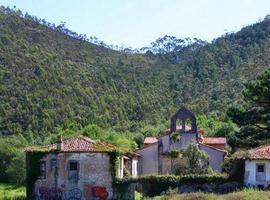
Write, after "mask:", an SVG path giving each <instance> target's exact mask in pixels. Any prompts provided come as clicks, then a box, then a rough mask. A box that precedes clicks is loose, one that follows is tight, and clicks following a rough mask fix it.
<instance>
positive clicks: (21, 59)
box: [0, 8, 270, 137]
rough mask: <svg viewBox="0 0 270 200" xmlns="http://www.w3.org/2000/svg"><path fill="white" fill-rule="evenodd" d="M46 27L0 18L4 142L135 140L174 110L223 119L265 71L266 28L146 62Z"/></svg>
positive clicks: (167, 49) (158, 50)
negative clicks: (62, 130) (84, 131)
mask: <svg viewBox="0 0 270 200" xmlns="http://www.w3.org/2000/svg"><path fill="white" fill-rule="evenodd" d="M44 24H45V25H44ZM48 24H49V23H47V22H44V21H43V20H39V19H37V18H35V17H31V16H29V15H25V16H22V14H21V13H20V12H18V11H17V12H14V11H11V10H10V9H6V8H1V11H0V33H1V35H0V83H1V84H0V94H1V96H0V132H1V134H2V135H9V134H22V135H25V136H29V135H31V137H33V135H34V136H35V135H39V136H41V137H43V136H45V135H47V134H49V133H51V132H53V131H54V128H55V127H57V126H59V125H63V124H64V125H65V124H70V123H74V124H77V125H79V126H82V127H83V126H86V125H88V124H97V125H99V126H101V127H103V128H111V127H113V128H114V129H115V130H117V131H124V130H130V131H133V130H136V129H138V128H139V127H142V126H144V124H152V125H154V126H155V125H157V124H159V123H163V124H164V120H165V121H166V120H167V119H168V117H169V116H170V115H171V114H172V113H173V112H174V111H175V110H176V109H177V108H179V107H180V106H181V105H188V106H189V107H190V108H191V109H192V110H193V111H194V112H195V113H197V114H211V113H212V114H213V113H216V114H217V115H222V112H224V111H225V109H226V108H227V106H228V105H229V104H231V103H233V102H236V101H241V98H242V96H241V91H242V89H243V82H245V81H248V80H251V79H254V78H255V77H256V76H257V74H258V73H260V72H261V71H262V70H263V69H264V68H267V66H268V65H269V61H270V57H269V55H270V20H267V19H265V20H264V21H262V22H260V23H257V24H254V25H251V26H247V27H245V28H243V29H242V30H241V31H239V32H237V33H231V34H227V35H225V36H222V37H220V38H218V39H216V40H214V41H213V42H212V43H206V42H202V41H200V40H178V39H176V38H174V37H169V36H166V37H164V38H161V39H159V40H157V41H156V42H155V43H152V46H151V47H150V48H145V49H146V50H148V51H147V52H146V53H134V52H131V53H130V52H126V51H115V50H112V49H110V48H107V47H104V46H101V45H95V44H92V43H90V42H87V41H85V40H84V38H83V37H80V36H78V35H77V37H73V36H72V35H71V36H70V34H68V33H67V31H66V29H65V28H64V27H63V26H57V27H55V26H54V27H53V26H51V27H50V24H49V25H48ZM69 33H70V32H69ZM75 35H76V34H75ZM162 120H163V121H162Z"/></svg>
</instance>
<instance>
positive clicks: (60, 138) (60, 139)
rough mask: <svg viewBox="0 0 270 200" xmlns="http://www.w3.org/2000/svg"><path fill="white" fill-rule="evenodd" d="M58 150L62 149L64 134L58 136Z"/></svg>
mask: <svg viewBox="0 0 270 200" xmlns="http://www.w3.org/2000/svg"><path fill="white" fill-rule="evenodd" d="M56 150H57V151H61V150H62V135H60V136H58V138H57V142H56Z"/></svg>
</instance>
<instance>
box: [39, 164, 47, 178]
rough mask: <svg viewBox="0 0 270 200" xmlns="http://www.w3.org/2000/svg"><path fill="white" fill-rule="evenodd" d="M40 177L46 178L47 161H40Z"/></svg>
mask: <svg viewBox="0 0 270 200" xmlns="http://www.w3.org/2000/svg"><path fill="white" fill-rule="evenodd" d="M39 171H40V176H39V178H40V179H46V161H41V162H40V163H39Z"/></svg>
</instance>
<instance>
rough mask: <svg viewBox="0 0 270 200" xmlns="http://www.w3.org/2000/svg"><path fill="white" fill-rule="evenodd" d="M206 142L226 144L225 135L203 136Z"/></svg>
mask: <svg viewBox="0 0 270 200" xmlns="http://www.w3.org/2000/svg"><path fill="white" fill-rule="evenodd" d="M203 143H204V144H209V145H210V144H226V138H225V137H205V138H203Z"/></svg>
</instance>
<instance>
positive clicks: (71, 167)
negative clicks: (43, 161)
mask: <svg viewBox="0 0 270 200" xmlns="http://www.w3.org/2000/svg"><path fill="white" fill-rule="evenodd" d="M69 170H70V171H77V170H78V163H77V162H70V163H69Z"/></svg>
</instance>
